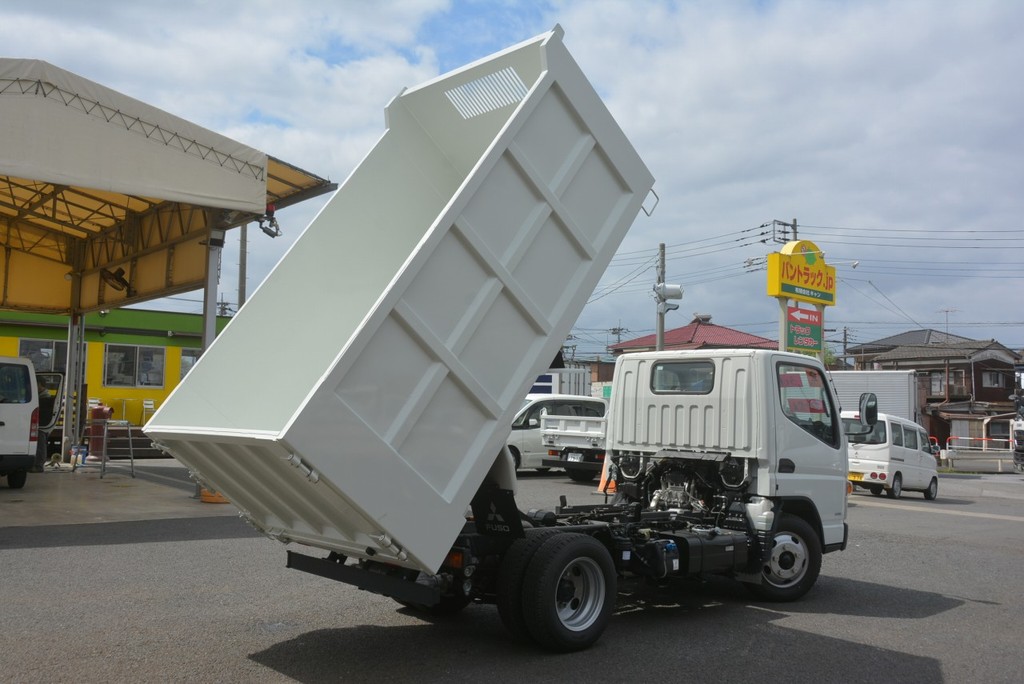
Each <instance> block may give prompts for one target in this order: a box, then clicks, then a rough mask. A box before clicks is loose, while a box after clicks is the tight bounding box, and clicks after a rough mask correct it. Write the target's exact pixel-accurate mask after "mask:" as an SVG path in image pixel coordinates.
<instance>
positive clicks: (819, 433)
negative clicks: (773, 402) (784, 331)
mask: <svg viewBox="0 0 1024 684" xmlns="http://www.w3.org/2000/svg"><path fill="white" fill-rule="evenodd" d="M777 373H778V381H779V401H780V405H781V406H782V412H783V413H784V414H785V415H786V417H787V418H788V419H789V420H790V421H792V422H793V423H796V424H797V425H799V426H800V427H801V428H802V429H803V430H805V431H807V432H809V433H810V434H812V435H814V437H816V438H817V439H820V440H821V441H822V442H825V443H826V444H828V445H830V446H833V447H837V446H839V437H840V433H839V419H838V416H837V413H836V411H835V407H834V406H833V405H832V398H831V396H830V395H829V392H828V389H827V384H826V383H825V379H824V378H823V377H822V375H821V373H820V372H819V371H818V369H817V368H813V367H811V366H800V365H797V364H793V363H780V364H779V365H778V368H777Z"/></svg>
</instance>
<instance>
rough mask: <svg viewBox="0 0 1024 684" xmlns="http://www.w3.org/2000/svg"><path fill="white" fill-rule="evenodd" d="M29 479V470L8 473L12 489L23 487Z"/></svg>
mask: <svg viewBox="0 0 1024 684" xmlns="http://www.w3.org/2000/svg"><path fill="white" fill-rule="evenodd" d="M27 479H28V472H26V471H24V470H15V471H14V472H13V473H7V486H8V487H10V488H11V489H21V488H22V487H24V486H25V480H27Z"/></svg>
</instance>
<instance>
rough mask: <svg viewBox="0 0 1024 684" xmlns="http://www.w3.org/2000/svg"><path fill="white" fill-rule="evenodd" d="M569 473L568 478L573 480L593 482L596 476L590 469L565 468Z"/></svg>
mask: <svg viewBox="0 0 1024 684" xmlns="http://www.w3.org/2000/svg"><path fill="white" fill-rule="evenodd" d="M565 472H566V473H568V475H569V479H570V480H572V481H573V482H593V481H594V478H596V477H597V473H595V472H593V471H591V470H575V469H573V470H566V471H565Z"/></svg>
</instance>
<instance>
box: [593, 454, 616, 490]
mask: <svg viewBox="0 0 1024 684" xmlns="http://www.w3.org/2000/svg"><path fill="white" fill-rule="evenodd" d="M610 465H611V459H609V458H608V457H607V455H606V456H605V459H604V467H603V468H601V482H600V483H599V484H598V485H597V491H596V492H595V494H614V493H615V480H609V479H608V469H609V466H610Z"/></svg>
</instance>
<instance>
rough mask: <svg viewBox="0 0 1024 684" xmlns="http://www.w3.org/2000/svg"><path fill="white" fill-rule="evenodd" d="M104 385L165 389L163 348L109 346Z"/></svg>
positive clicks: (104, 369)
mask: <svg viewBox="0 0 1024 684" xmlns="http://www.w3.org/2000/svg"><path fill="white" fill-rule="evenodd" d="M103 385H104V386H105V387H163V386H164V350H163V348H162V347H137V346H135V345H129V344H108V345H107V348H106V356H105V358H104V360H103Z"/></svg>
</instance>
